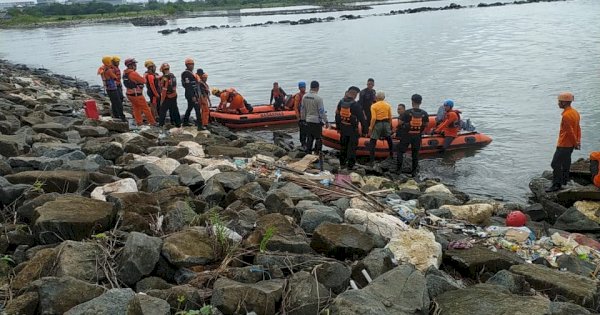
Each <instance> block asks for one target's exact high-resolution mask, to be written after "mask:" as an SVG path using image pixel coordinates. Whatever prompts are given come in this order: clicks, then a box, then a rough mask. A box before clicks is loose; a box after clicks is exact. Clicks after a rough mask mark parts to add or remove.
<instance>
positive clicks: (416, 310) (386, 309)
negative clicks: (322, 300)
mask: <svg viewBox="0 0 600 315" xmlns="http://www.w3.org/2000/svg"><path fill="white" fill-rule="evenodd" d="M329 309H330V311H331V314H338V315H354V314H363V315H381V314H428V313H429V296H428V293H427V286H426V282H425V276H423V274H421V272H419V271H418V270H416V269H414V267H412V266H410V265H402V266H399V267H396V268H394V269H392V270H390V271H388V272H386V273H384V274H383V275H381V276H380V277H379V278H377V279H375V280H373V282H371V284H369V285H368V286H367V287H365V288H364V289H361V290H349V291H346V292H344V293H342V294H340V295H338V296H337V297H336V298H335V299H334V300H333V303H332V304H331V306H330V308H329Z"/></svg>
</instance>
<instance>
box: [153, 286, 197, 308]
mask: <svg viewBox="0 0 600 315" xmlns="http://www.w3.org/2000/svg"><path fill="white" fill-rule="evenodd" d="M146 294H148V295H149V296H152V297H155V298H159V299H161V300H165V301H167V303H169V305H170V306H171V308H172V309H183V310H193V309H197V308H198V306H199V305H203V304H204V300H203V298H202V296H200V293H199V292H198V289H196V288H194V287H192V286H190V285H187V284H186V285H179V286H174V287H172V288H170V289H166V290H150V291H148V292H146ZM181 299H183V302H181Z"/></svg>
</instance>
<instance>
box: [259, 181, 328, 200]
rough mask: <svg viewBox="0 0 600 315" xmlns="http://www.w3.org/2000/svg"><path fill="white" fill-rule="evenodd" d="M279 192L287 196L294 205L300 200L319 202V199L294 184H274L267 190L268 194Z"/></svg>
mask: <svg viewBox="0 0 600 315" xmlns="http://www.w3.org/2000/svg"><path fill="white" fill-rule="evenodd" d="M272 191H281V192H284V193H285V194H287V195H288V196H289V197H290V198H292V201H293V202H294V203H298V202H299V201H300V200H314V201H320V199H319V197H318V196H317V195H315V194H313V193H312V192H310V191H309V190H306V189H304V188H302V187H300V186H298V185H296V184H294V183H290V182H286V183H275V184H273V186H271V188H270V189H269V192H272Z"/></svg>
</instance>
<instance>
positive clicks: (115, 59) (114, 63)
mask: <svg viewBox="0 0 600 315" xmlns="http://www.w3.org/2000/svg"><path fill="white" fill-rule="evenodd" d="M120 63H121V57H119V56H112V60H111V64H112V70H113V72H114V73H115V75H116V76H117V93H119V97H121V102H123V100H124V99H125V97H124V96H123V85H122V84H121V69H119V64H120Z"/></svg>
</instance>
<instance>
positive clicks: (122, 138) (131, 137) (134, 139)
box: [115, 132, 156, 148]
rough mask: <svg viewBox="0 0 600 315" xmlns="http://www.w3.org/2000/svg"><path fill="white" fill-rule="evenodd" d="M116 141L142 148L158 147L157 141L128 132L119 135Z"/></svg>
mask: <svg viewBox="0 0 600 315" xmlns="http://www.w3.org/2000/svg"><path fill="white" fill-rule="evenodd" d="M115 140H116V141H118V142H119V143H121V144H123V146H125V145H134V146H138V147H141V148H149V147H153V146H155V145H156V140H153V139H149V138H146V137H144V136H142V135H140V134H137V133H132V132H127V133H121V134H118V135H117V136H116V137H115Z"/></svg>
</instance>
